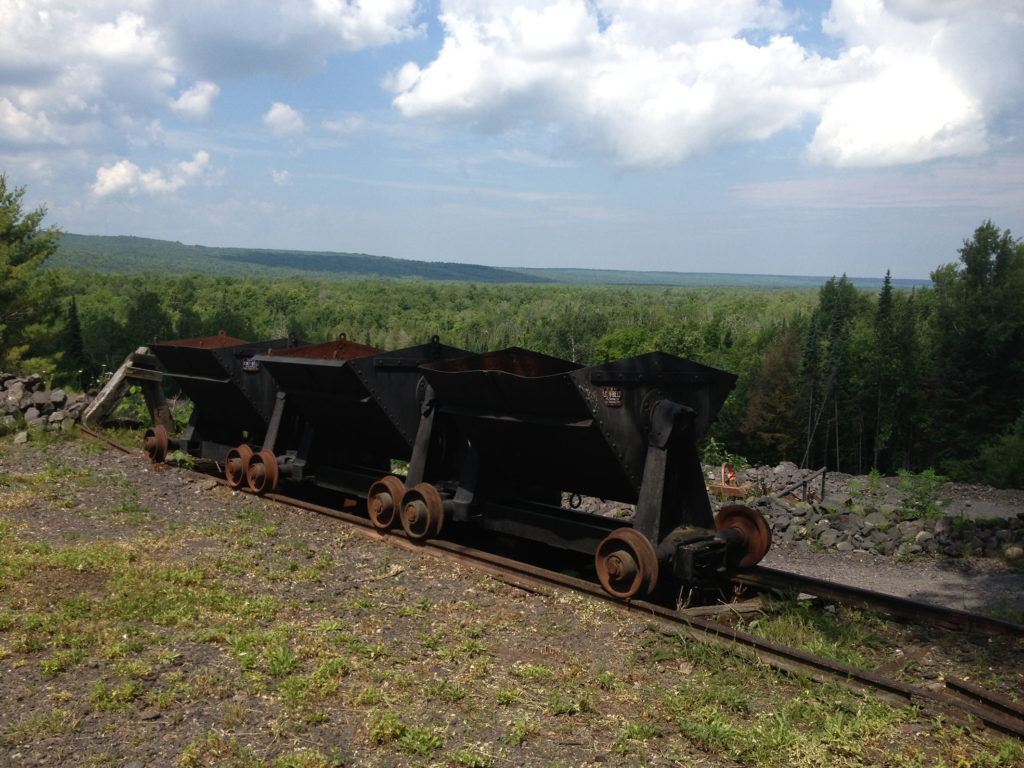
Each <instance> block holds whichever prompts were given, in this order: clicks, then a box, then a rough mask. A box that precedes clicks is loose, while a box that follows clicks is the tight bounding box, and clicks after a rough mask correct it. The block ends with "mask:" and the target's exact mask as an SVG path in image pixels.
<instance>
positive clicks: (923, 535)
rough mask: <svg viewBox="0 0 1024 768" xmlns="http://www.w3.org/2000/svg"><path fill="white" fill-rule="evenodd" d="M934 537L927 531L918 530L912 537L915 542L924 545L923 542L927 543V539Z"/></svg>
mask: <svg viewBox="0 0 1024 768" xmlns="http://www.w3.org/2000/svg"><path fill="white" fill-rule="evenodd" d="M934 538H935V536H934V535H933V534H931V533H929V532H928V531H920V532H919V533H918V534H917V535H916V536H915V537H914V542H915V543H916V544H921V545H924V544H927V543H928V542H929V541H931V540H932V539H934Z"/></svg>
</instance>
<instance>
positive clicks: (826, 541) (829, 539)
mask: <svg viewBox="0 0 1024 768" xmlns="http://www.w3.org/2000/svg"><path fill="white" fill-rule="evenodd" d="M838 541H839V534H838V533H837V532H836V531H833V530H831V529H830V530H827V531H824V532H823V533H822V534H821V536H820V537H819V538H818V543H819V544H821V546H822V547H831V546H834V545H835V544H836V543H837V542H838Z"/></svg>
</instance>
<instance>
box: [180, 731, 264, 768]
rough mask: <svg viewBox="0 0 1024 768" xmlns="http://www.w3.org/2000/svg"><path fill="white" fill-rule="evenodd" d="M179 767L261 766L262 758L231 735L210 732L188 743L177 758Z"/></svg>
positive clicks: (251, 767) (250, 767)
mask: <svg viewBox="0 0 1024 768" xmlns="http://www.w3.org/2000/svg"><path fill="white" fill-rule="evenodd" d="M178 765H179V767H180V768H205V766H209V765H225V766H231V768H263V760H261V759H260V757H259V755H257V754H256V753H255V752H253V751H252V750H251V749H247V748H245V747H243V746H241V745H239V743H238V740H237V739H236V738H235V737H234V736H232V737H230V738H229V737H227V736H225V735H222V734H220V733H214V732H210V733H207V734H205V735H203V736H200V737H199V738H198V739H196V740H195V741H193V742H192V743H190V744H189V745H188V746H187V747H185V749H184V750H183V751H182V753H181V757H180V758H179V759H178Z"/></svg>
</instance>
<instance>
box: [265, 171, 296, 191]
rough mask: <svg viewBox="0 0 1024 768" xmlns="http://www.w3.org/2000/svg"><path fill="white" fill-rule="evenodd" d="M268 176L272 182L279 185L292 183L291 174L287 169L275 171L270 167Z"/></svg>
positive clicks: (283, 185) (284, 185) (285, 185)
mask: <svg viewBox="0 0 1024 768" xmlns="http://www.w3.org/2000/svg"><path fill="white" fill-rule="evenodd" d="M270 176H271V178H273V179H274V184H276V185H277V186H279V187H287V186H289V185H290V184H291V183H292V175H291V173H290V172H289V171H275V170H274V169H271V170H270Z"/></svg>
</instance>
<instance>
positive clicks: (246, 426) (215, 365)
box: [145, 331, 302, 462]
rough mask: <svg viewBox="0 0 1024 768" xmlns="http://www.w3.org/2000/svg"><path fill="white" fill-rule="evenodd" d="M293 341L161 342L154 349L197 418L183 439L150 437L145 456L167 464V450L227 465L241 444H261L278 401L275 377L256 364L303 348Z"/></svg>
mask: <svg viewBox="0 0 1024 768" xmlns="http://www.w3.org/2000/svg"><path fill="white" fill-rule="evenodd" d="M301 343H302V342H299V341H297V340H296V339H295V338H294V337H288V338H281V339H268V340H266V341H257V342H248V341H244V340H242V339H236V338H233V337H231V336H227V335H225V334H224V332H223V331H222V332H221V333H219V334H217V335H215V336H204V337H199V338H193V339H178V340H174V341H163V342H156V343H154V344H152V345H151V347H150V349H151V350H152V352H153V354H154V355H155V356H156V358H157V359H158V360H159V361H160V364H161V365H162V366H163V367H164V369H165V370H166V371H167V374H168V375H169V376H170V377H171V378H172V379H174V381H175V382H177V384H178V386H179V387H180V388H181V390H182V392H183V393H184V394H185V395H186V396H187V397H188V398H189V399H190V400H191V401H192V404H193V410H192V416H191V418H190V420H189V423H188V425H187V426H186V428H185V430H184V433H183V434H182V436H181V437H180V438H176V439H173V440H172V439H169V437H168V436H167V434H166V433H165V432H164V433H162V434H161V430H160V428H155V429H154V430H150V431H149V432H147V435H146V438H145V439H146V453H147V455H149V456H150V458H152V459H154V460H157V461H162V460H163V458H164V456H165V455H166V453H167V450H168V449H171V448H173V449H176V450H181V451H183V452H185V453H188V454H191V455H193V456H198V457H201V458H205V459H212V460H214V461H218V462H222V461H224V460H225V458H226V456H227V453H228V451H229V450H230V449H231V448H233V447H235V446H237V445H239V444H242V443H247V442H260V441H262V440H263V437H264V435H265V433H266V431H267V427H268V425H269V422H270V418H271V415H272V413H273V410H274V404H275V399H276V387H275V385H274V382H273V380H272V379H271V378H270V376H269V375H268V374H267V373H266V372H265V371H264V370H262V368H261V367H260V365H259V364H258V363H256V362H255V358H256V356H257V355H259V354H261V353H265V352H266V351H267V350H274V349H287V348H294V347H296V346H299V345H301Z"/></svg>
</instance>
